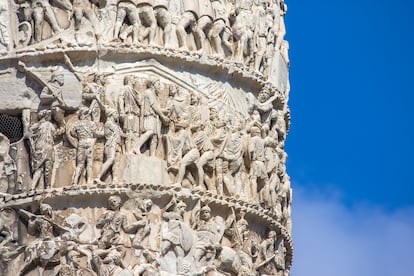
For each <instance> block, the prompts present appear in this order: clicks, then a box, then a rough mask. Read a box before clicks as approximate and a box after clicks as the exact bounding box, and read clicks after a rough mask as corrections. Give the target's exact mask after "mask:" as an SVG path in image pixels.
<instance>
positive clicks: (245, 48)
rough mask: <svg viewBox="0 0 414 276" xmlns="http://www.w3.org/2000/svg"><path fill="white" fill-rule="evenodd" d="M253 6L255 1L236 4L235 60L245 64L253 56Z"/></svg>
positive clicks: (246, 0)
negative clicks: (245, 58)
mask: <svg viewBox="0 0 414 276" xmlns="http://www.w3.org/2000/svg"><path fill="white" fill-rule="evenodd" d="M253 4H254V0H241V1H237V2H236V3H235V10H234V15H235V22H234V24H233V26H232V29H233V37H234V42H235V46H236V47H235V48H236V49H235V52H234V59H235V60H236V61H240V62H243V61H244V57H248V60H247V62H246V63H247V64H248V63H249V62H250V59H251V55H252V54H253V51H254V50H253V49H254V47H253V33H254V32H253V30H254V25H253V22H252V19H253V14H252V10H253Z"/></svg>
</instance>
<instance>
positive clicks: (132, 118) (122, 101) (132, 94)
mask: <svg viewBox="0 0 414 276" xmlns="http://www.w3.org/2000/svg"><path fill="white" fill-rule="evenodd" d="M140 102H141V97H140V95H139V94H138V93H137V91H136V90H135V87H134V79H133V76H131V75H127V76H125V77H124V86H123V88H122V90H121V94H120V95H119V97H118V110H119V116H120V119H121V121H122V123H123V124H122V125H123V130H124V132H125V134H126V135H127V140H126V143H125V145H126V151H127V153H131V152H132V150H133V145H134V144H135V142H136V140H137V138H138V135H139V130H140Z"/></svg>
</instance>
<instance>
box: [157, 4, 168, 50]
mask: <svg viewBox="0 0 414 276" xmlns="http://www.w3.org/2000/svg"><path fill="white" fill-rule="evenodd" d="M168 2H169V1H168V0H154V14H155V18H156V19H157V24H158V26H159V27H160V28H161V29H162V30H163V45H164V47H171V46H172V45H171V32H172V25H171V15H170V13H169V11H168V4H169V3H168Z"/></svg>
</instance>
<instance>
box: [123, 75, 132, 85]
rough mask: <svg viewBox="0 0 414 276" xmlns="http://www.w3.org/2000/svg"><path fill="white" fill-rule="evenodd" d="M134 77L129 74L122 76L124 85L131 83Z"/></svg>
mask: <svg viewBox="0 0 414 276" xmlns="http://www.w3.org/2000/svg"><path fill="white" fill-rule="evenodd" d="M133 79H134V77H133V76H131V75H126V76H125V77H124V85H131V84H132V83H133Z"/></svg>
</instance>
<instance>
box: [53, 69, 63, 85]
mask: <svg viewBox="0 0 414 276" xmlns="http://www.w3.org/2000/svg"><path fill="white" fill-rule="evenodd" d="M51 81H52V82H57V83H58V84H59V85H60V86H62V85H63V84H64V83H65V75H64V74H63V72H61V71H55V72H53V73H52V77H51Z"/></svg>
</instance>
